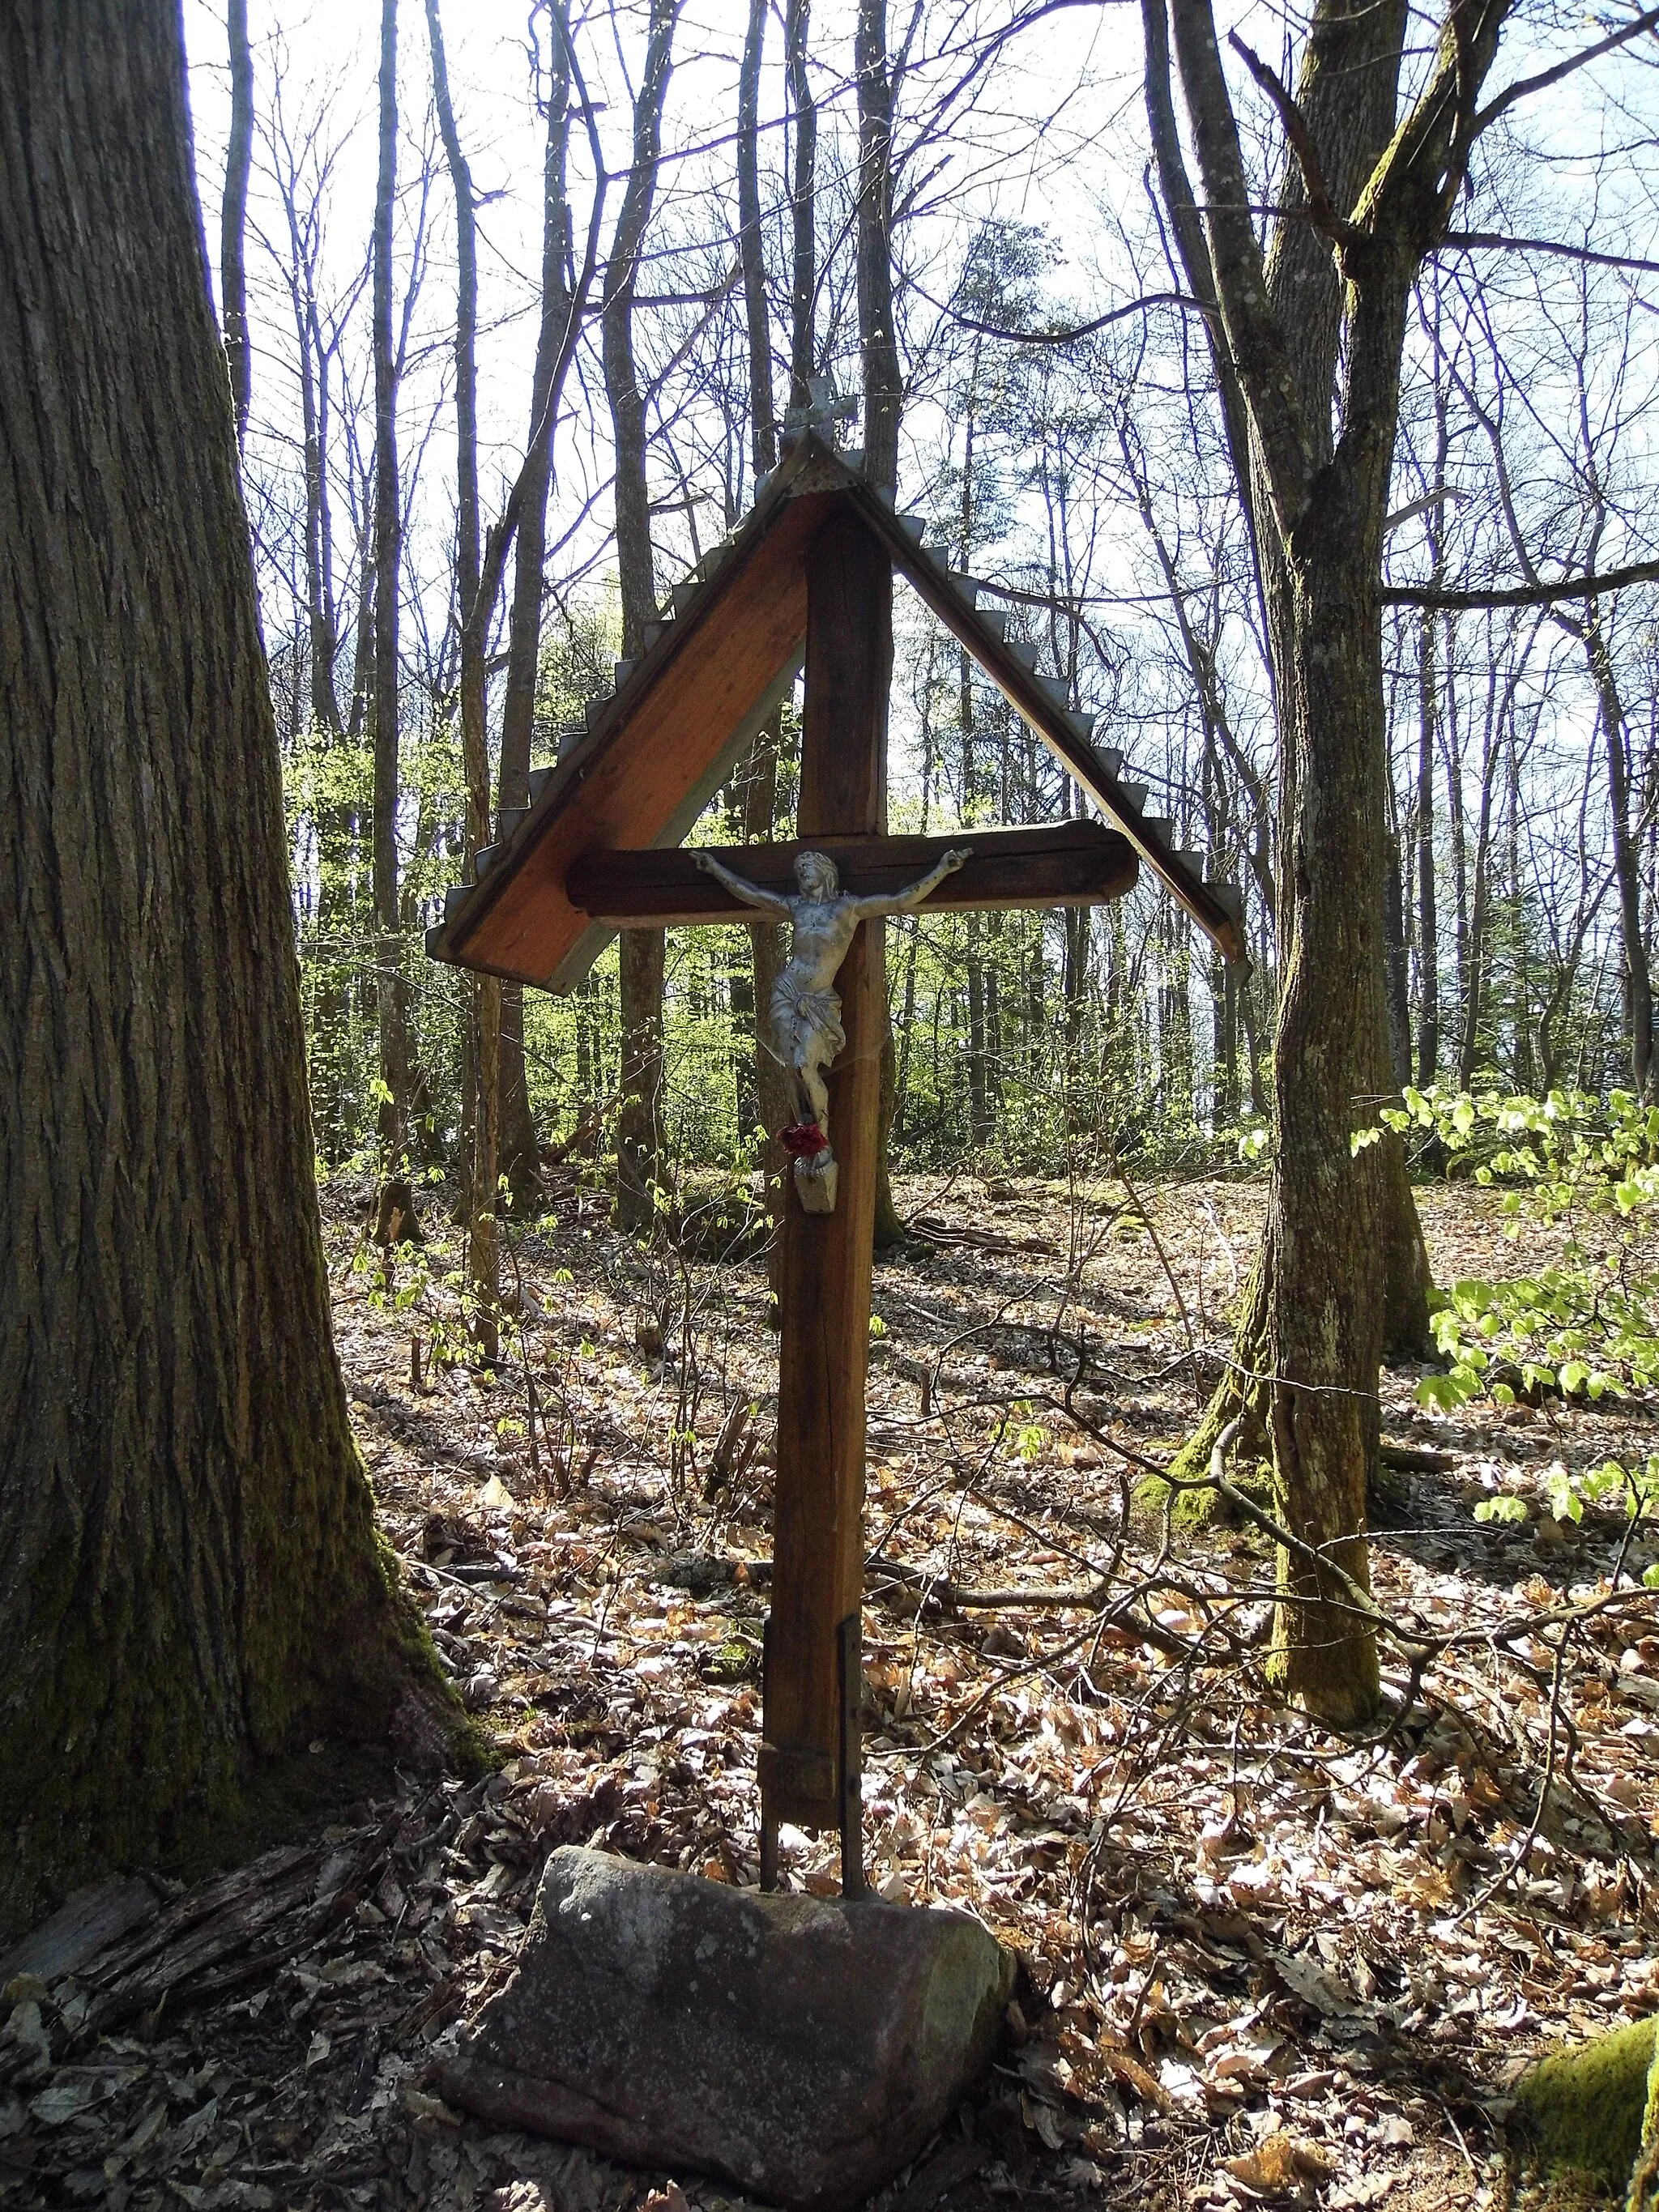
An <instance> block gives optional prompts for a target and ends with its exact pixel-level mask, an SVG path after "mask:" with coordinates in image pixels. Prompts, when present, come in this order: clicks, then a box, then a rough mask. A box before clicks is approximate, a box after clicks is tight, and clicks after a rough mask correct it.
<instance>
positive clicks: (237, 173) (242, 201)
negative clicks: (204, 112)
mask: <svg viewBox="0 0 1659 2212" xmlns="http://www.w3.org/2000/svg"><path fill="white" fill-rule="evenodd" d="M226 29H227V31H228V34H229V45H230V137H229V140H228V143H227V145H226V147H225V197H224V203H223V205H222V207H221V209H220V211H219V292H220V312H221V313H222V316H223V318H224V328H225V362H226V364H227V366H228V368H229V371H230V397H231V404H232V405H233V407H234V410H235V414H236V444H237V447H238V449H239V450H240V447H241V446H242V445H243V443H244V442H245V441H246V437H247V412H248V406H249V404H250V402H251V400H252V394H253V356H252V349H251V348H250V346H249V344H248V336H247V252H246V240H247V179H248V171H249V169H250V168H251V167H252V162H253V53H252V48H251V47H250V46H249V45H248V40H247V0H229V4H228V8H227V9H226Z"/></svg>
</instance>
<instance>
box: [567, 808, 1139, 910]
mask: <svg viewBox="0 0 1659 2212" xmlns="http://www.w3.org/2000/svg"><path fill="white" fill-rule="evenodd" d="M952 845H969V846H971V847H972V848H973V854H974V857H973V859H972V860H969V862H968V864H967V866H965V867H963V868H961V869H959V870H958V871H957V873H956V874H955V875H952V876H947V877H946V878H945V881H944V882H943V883H942V884H940V885H939V889H938V890H935V891H934V892H933V894H932V895H931V896H930V897H929V898H928V899H927V902H925V904H924V906H923V908H922V909H921V910H922V912H924V913H926V914H957V913H961V912H963V911H964V910H966V909H968V908H979V909H981V910H983V909H986V908H1014V907H1031V906H1037V907H1042V906H1103V905H1105V904H1106V903H1107V902H1109V900H1112V899H1118V898H1121V897H1122V896H1124V894H1125V893H1126V892H1127V891H1128V890H1132V889H1133V885H1134V881H1135V876H1136V872H1137V870H1138V867H1139V862H1138V860H1137V859H1136V855H1135V849H1134V847H1133V845H1132V844H1131V843H1130V842H1129V841H1128V839H1127V837H1124V836H1120V835H1119V834H1118V832H1117V831H1116V830H1115V829H1107V828H1106V827H1105V826H1104V824H1103V823H1098V822H1053V823H1042V824H1041V825H1039V826H1037V827H1036V828H1032V829H961V830H953V831H952V832H951V835H950V836H945V837H848V836H828V835H823V836H817V837H811V838H806V839H802V840H797V841H796V842H793V843H792V844H787V845H720V846H717V847H715V848H714V857H715V859H716V860H722V861H724V862H725V864H726V866H727V867H728V868H732V869H733V870H735V871H736V872H737V873H738V875H740V876H744V877H746V878H748V880H749V881H750V883H751V884H759V885H760V886H761V888H762V889H763V890H775V891H781V892H783V893H784V894H786V895H789V894H793V892H794V891H795V890H797V889H798V888H799V886H798V885H797V884H796V882H795V878H794V864H795V855H796V854H797V853H802V852H805V851H806V850H807V849H808V848H811V849H812V850H813V851H816V852H821V853H827V854H829V857H830V859H831V860H834V861H835V863H836V866H837V867H839V868H840V870H841V878H842V889H843V890H849V891H857V892H861V893H864V892H878V893H881V894H883V895H886V894H889V893H891V892H894V891H897V890H902V889H903V887H904V885H905V884H913V883H915V880H916V878H918V877H919V876H924V875H926V874H927V871H928V869H929V868H931V867H932V866H933V863H934V862H935V861H936V860H938V859H939V855H940V854H942V853H944V852H945V851H946V850H947V849H948V848H950V847H951V846H952ZM565 896H567V897H568V899H569V901H570V902H571V904H572V905H573V906H575V907H580V908H581V909H582V910H583V912H585V913H586V914H588V915H591V916H592V919H593V920H594V921H598V922H603V923H605V925H606V926H607V927H610V928H612V929H629V928H652V929H662V928H665V927H674V926H675V925H677V924H689V923H696V922H710V921H739V920H746V919H750V918H752V914H753V909H752V908H748V907H745V906H744V905H743V904H741V902H739V901H738V900H737V899H735V898H733V897H732V894H731V893H730V891H728V890H724V889H723V888H722V886H721V885H720V884H717V883H716V882H715V881H714V878H713V877H712V876H708V875H705V874H704V873H703V872H702V869H701V868H699V867H698V866H697V865H696V855H695V854H693V853H691V852H690V851H688V850H686V849H685V848H684V847H680V848H675V849H673V850H671V851H665V852H659V851H655V850H645V851H641V850H638V849H633V850H629V851H624V852H609V853H606V852H593V853H584V854H582V855H581V856H580V858H579V859H578V860H574V862H573V863H572V864H571V866H570V868H569V870H568V872H567V874H566V876H565Z"/></svg>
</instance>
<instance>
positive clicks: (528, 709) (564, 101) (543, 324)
mask: <svg viewBox="0 0 1659 2212" xmlns="http://www.w3.org/2000/svg"><path fill="white" fill-rule="evenodd" d="M547 22H548V41H549V52H548V57H547V88H546V91H545V93H544V94H542V101H543V106H544V112H545V117H546V123H547V143H546V150H545V153H544V158H543V163H542V297H541V313H540V318H539V321H538V326H537V333H536V366H535V370H534V373H533V374H532V379H531V386H530V430H529V435H528V442H527V444H526V450H525V466H526V470H527V471H529V474H528V476H527V478H526V484H525V496H524V511H523V513H522V514H521V515H520V520H519V533H518V538H517V542H516V544H515V545H514V547H513V604H512V610H511V612H510V614H509V616H508V617H507V684H506V690H505V695H504V696H503V698H502V702H501V775H500V783H499V796H500V804H501V810H502V811H503V812H504V813H505V812H506V811H507V810H508V809H509V808H511V807H515V806H525V805H528V804H529V800H530V753H531V739H532V731H533V727H534V721H535V708H536V678H537V671H538V666H539V664H540V654H541V636H542V592H543V574H542V571H543V567H544V562H545V561H546V557H547V501H548V494H549V491H550V487H551V485H552V482H553V450H554V432H555V428H556V423H555V421H554V412H555V410H554V405H553V394H554V388H555V379H556V377H559V376H560V363H561V362H568V358H569V354H568V338H569V337H570V335H571V330H572V319H571V307H572V295H571V287H572V285H573V283H574V281H575V276H576V270H575V267H574V259H573V256H572V240H571V220H570V197H569V190H568V179H567V171H568V155H569V145H570V82H571V79H570V10H569V6H568V0H548V9H547ZM597 190H598V186H597V185H596V191H597ZM560 382H561V388H562V378H561V379H560ZM538 1168H539V1162H538V1151H537V1142H536V1124H535V1121H534V1118H533V1116H532V1113H531V1110H530V1086H529V1083H528V1081H527V1079H526V1069H525V1057H524V992H523V990H522V988H521V987H520V986H519V985H518V984H516V983H509V984H506V985H504V986H503V987H502V990H501V1172H502V1173H503V1174H504V1175H505V1176H506V1177H507V1182H508V1185H509V1187H510V1188H511V1190H512V1193H513V1199H514V1201H515V1202H516V1203H517V1204H519V1205H520V1206H526V1205H528V1204H529V1203H530V1201H531V1200H532V1197H533V1195H534V1193H535V1190H536V1188H537V1185H538V1180H539V1173H538Z"/></svg>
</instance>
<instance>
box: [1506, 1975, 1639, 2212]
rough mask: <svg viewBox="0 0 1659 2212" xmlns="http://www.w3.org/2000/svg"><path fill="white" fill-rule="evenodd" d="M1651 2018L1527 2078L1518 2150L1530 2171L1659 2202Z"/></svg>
mask: <svg viewBox="0 0 1659 2212" xmlns="http://www.w3.org/2000/svg"><path fill="white" fill-rule="evenodd" d="M1655 2027H1656V2022H1655V2021H1653V2020H1651V2019H1649V2020H1638V2021H1631V2022H1630V2024H1629V2025H1628V2026H1627V2027H1617V2028H1614V2029H1613V2031H1612V2033H1610V2034H1607V2035H1598V2036H1595V2037H1594V2038H1593V2039H1591V2040H1590V2041H1589V2043H1583V2044H1578V2045H1575V2046H1574V2047H1573V2048H1571V2049H1570V2050H1565V2051H1552V2052H1551V2053H1550V2054H1549V2056H1548V2057H1546V2058H1543V2059H1541V2060H1540V2062H1539V2063H1538V2064H1537V2065H1536V2066H1534V2068H1533V2069H1532V2071H1531V2072H1530V2073H1529V2074H1528V2075H1524V2076H1523V2077H1522V2082H1521V2085H1520V2087H1519V2089H1518V2091H1517V2093H1516V2127H1515V2137H1516V2143H1515V2148H1516V2151H1517V2152H1518V2154H1519V2156H1520V2161H1521V2163H1522V2165H1523V2166H1529V2167H1532V2168H1534V2170H1536V2169H1541V2170H1542V2171H1543V2172H1544V2173H1545V2174H1547V2176H1549V2177H1550V2178H1551V2179H1555V2180H1558V2181H1567V2182H1577V2183H1579V2184H1581V2185H1583V2184H1588V2185H1589V2187H1590V2188H1591V2189H1593V2190H1594V2191H1596V2192H1597V2193H1598V2194H1600V2195H1601V2196H1603V2197H1612V2198H1614V2199H1617V2198H1620V2197H1622V2198H1625V2199H1626V2203H1627V2205H1628V2212H1652V2208H1653V2206H1654V2204H1655V2203H1656V2202H1659V2081H1656V2075H1659V2066H1656V2063H1655V2051H1654V2030H1655Z"/></svg>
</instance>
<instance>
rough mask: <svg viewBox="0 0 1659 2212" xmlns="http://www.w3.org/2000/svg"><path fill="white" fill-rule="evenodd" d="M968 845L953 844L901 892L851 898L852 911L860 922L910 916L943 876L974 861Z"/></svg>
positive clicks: (937, 885) (972, 850)
mask: <svg viewBox="0 0 1659 2212" xmlns="http://www.w3.org/2000/svg"><path fill="white" fill-rule="evenodd" d="M973 854H974V848H973V847H972V846H971V845H953V846H952V847H951V850H950V851H949V852H948V853H946V854H944V856H943V857H942V858H941V859H940V860H939V861H938V862H937V863H936V864H935V865H934V866H933V867H931V868H929V870H928V871H927V874H926V875H925V876H921V877H919V878H917V880H916V881H915V883H913V884H907V885H906V886H905V888H904V889H903V890H902V891H893V892H891V893H890V894H889V895H888V896H885V897H881V896H874V897H871V898H861V899H854V902H853V911H854V914H855V915H857V916H858V918H859V920H860V921H875V920H876V919H877V917H878V915H884V914H909V913H911V912H913V911H914V910H915V908H917V907H919V906H920V905H921V902H922V901H923V899H925V898H926V897H927V894H928V892H929V891H931V890H938V888H939V885H940V884H942V883H943V882H944V881H945V878H946V876H952V875H954V874H955V873H956V872H957V869H958V868H959V867H960V866H962V864H963V861H964V860H971V859H972V858H973Z"/></svg>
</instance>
